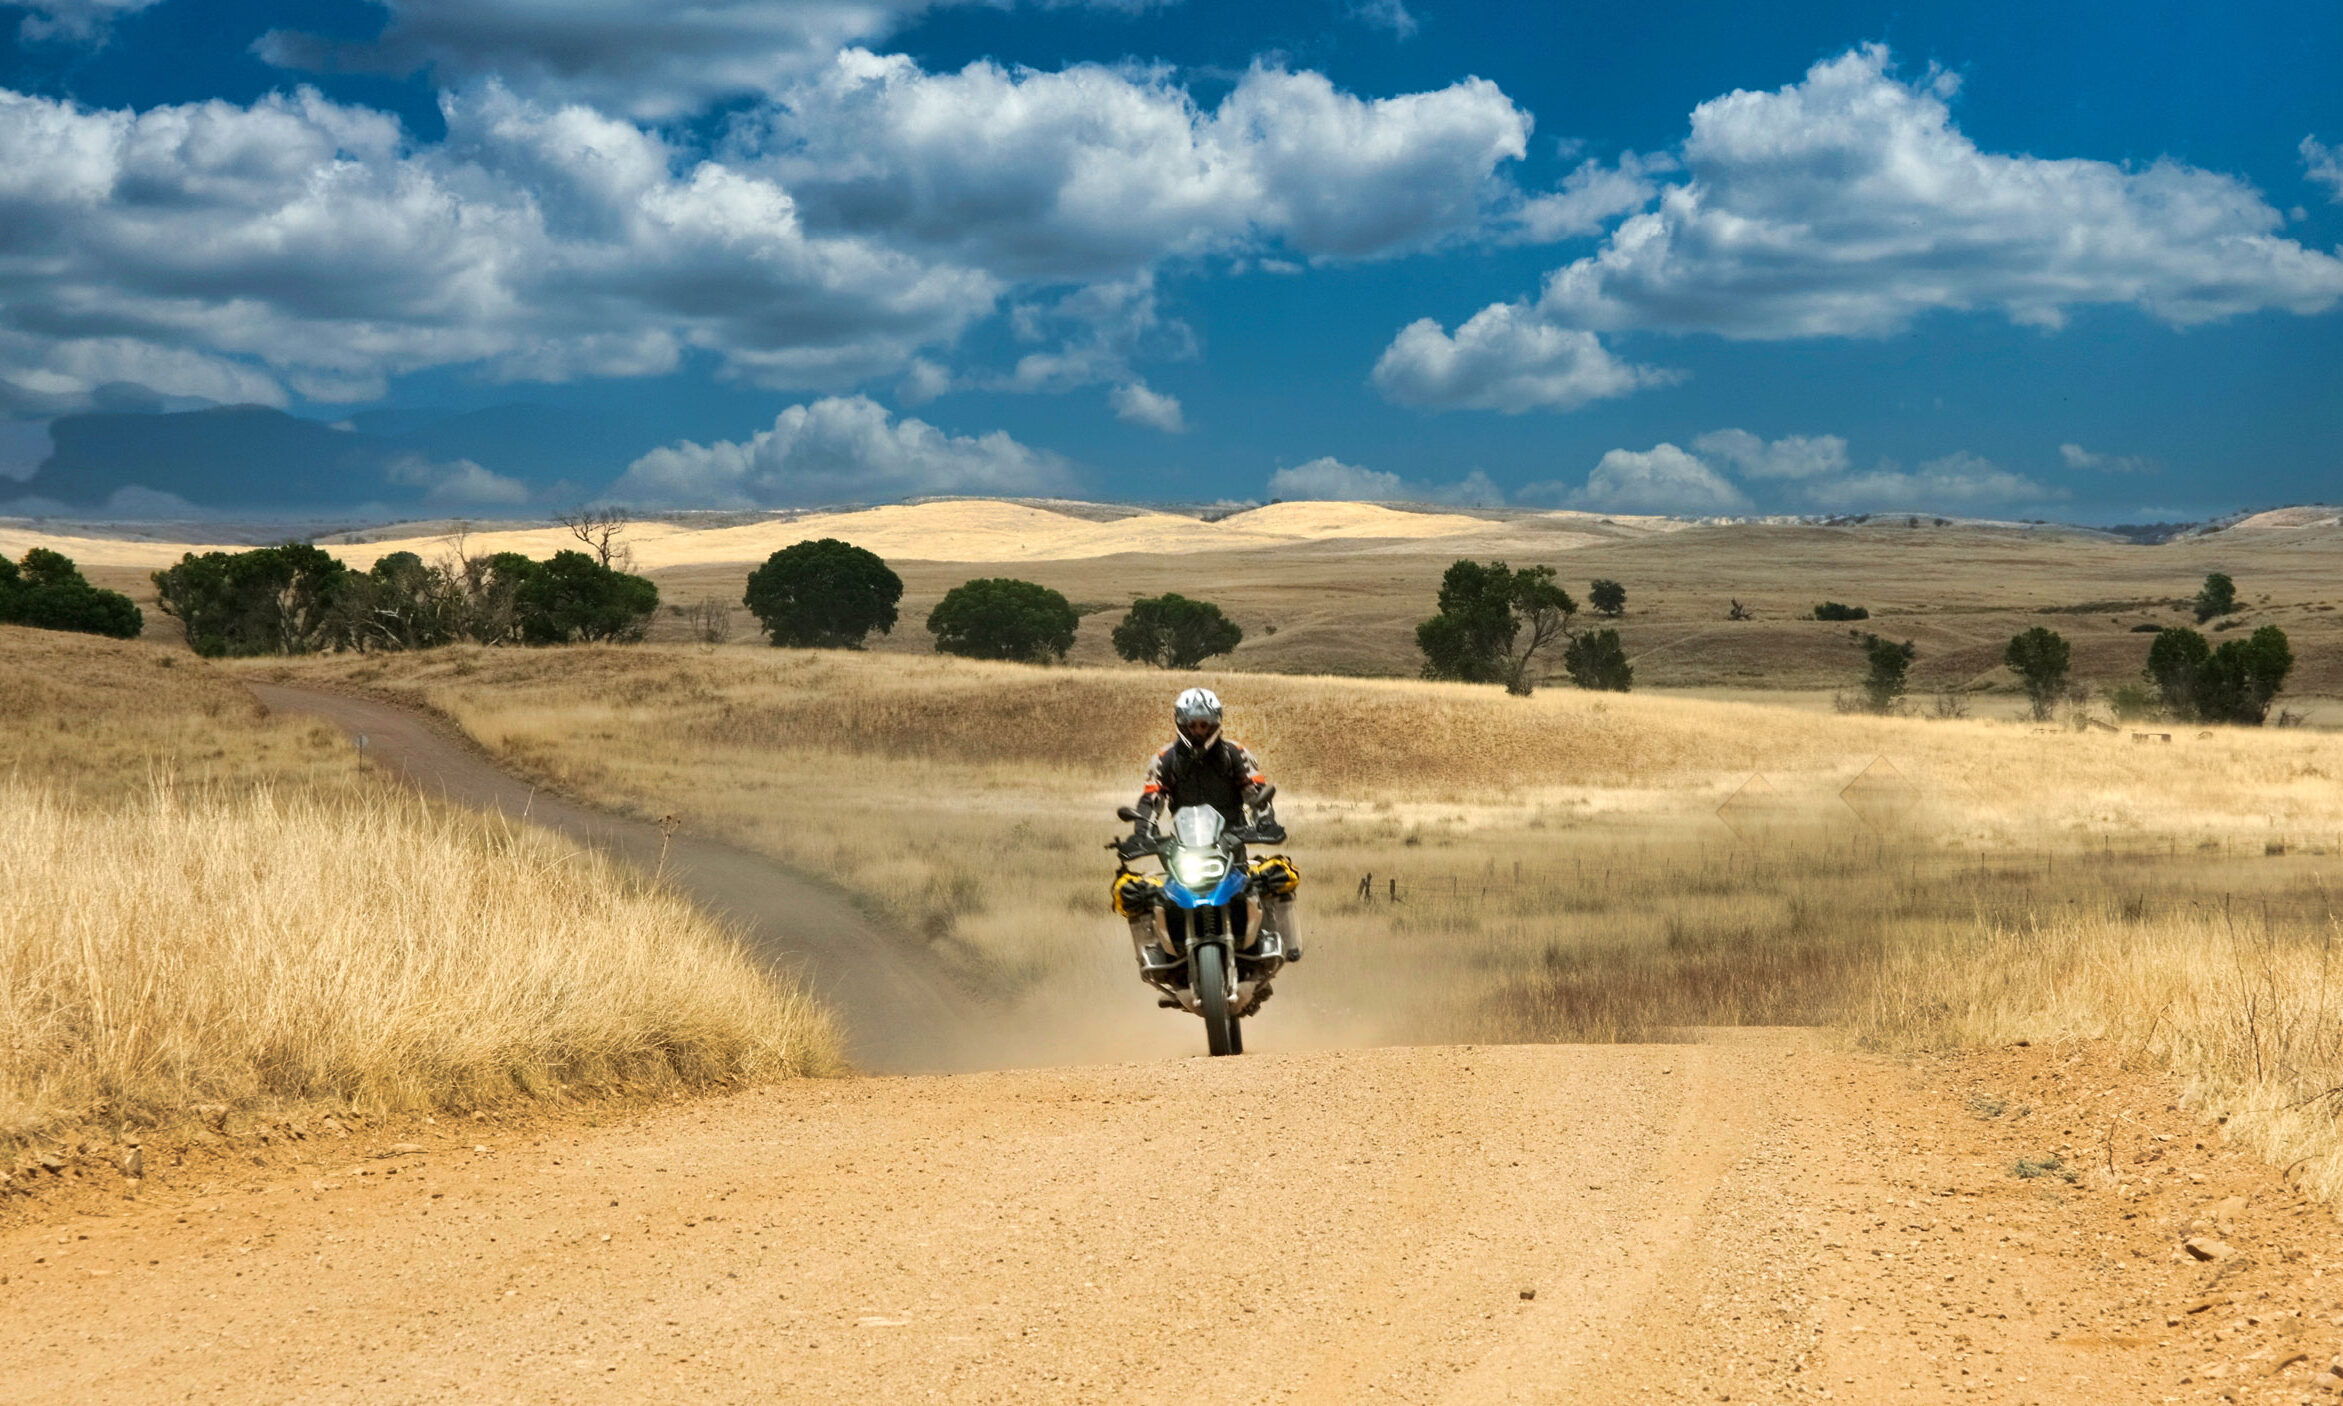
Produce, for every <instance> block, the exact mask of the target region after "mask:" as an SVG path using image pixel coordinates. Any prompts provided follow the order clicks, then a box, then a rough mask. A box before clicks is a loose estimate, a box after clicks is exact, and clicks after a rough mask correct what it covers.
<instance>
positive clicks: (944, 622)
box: [927, 576, 1082, 664]
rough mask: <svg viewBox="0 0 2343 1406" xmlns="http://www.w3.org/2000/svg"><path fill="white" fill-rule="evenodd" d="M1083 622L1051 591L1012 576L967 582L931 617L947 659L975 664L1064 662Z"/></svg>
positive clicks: (938, 605)
mask: <svg viewBox="0 0 2343 1406" xmlns="http://www.w3.org/2000/svg"><path fill="white" fill-rule="evenodd" d="M1081 623H1082V617H1081V615H1080V614H1079V613H1077V612H1076V611H1075V609H1074V606H1073V603H1072V602H1071V601H1069V600H1067V599H1066V598H1065V597H1064V596H1062V595H1060V594H1058V593H1057V592H1056V591H1053V590H1051V589H1050V588H1049V587H1047V586H1042V585H1037V584H1035V583H1034V582H1031V581H1019V580H1015V579H1013V578H1011V577H1006V576H988V577H983V578H980V579H978V580H974V581H963V582H961V583H960V584H959V585H957V586H954V587H953V588H952V589H951V590H949V591H947V592H945V593H944V598H943V599H942V600H941V601H938V602H937V603H936V608H935V609H934V610H931V611H929V612H928V616H927V628H928V632H929V633H930V634H932V635H934V636H935V637H936V648H937V650H938V651H940V652H942V653H945V654H958V655H964V656H966V657H967V658H970V659H1018V660H1023V661H1025V662H1027V663H1031V664H1040V663H1046V662H1047V661H1049V660H1051V659H1060V660H1062V659H1064V658H1065V657H1066V651H1067V650H1069V649H1072V648H1073V647H1074V631H1075V629H1076V628H1077V627H1078V626H1079V625H1080V624H1081Z"/></svg>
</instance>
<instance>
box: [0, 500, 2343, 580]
mask: <svg viewBox="0 0 2343 1406" xmlns="http://www.w3.org/2000/svg"><path fill="white" fill-rule="evenodd" d="M2339 526H2343V508H2337V507H2331V506H2324V505H2315V504H2313V505H2301V506H2292V507H2283V508H2268V509H2259V510H2256V511H2253V512H2250V513H2241V514H2238V515H2237V516H2235V517H2233V518H2228V519H2223V520H2219V521H2216V522H2211V523H2156V524H2149V525H2146V526H2127V527H2115V528H2098V527H2079V526H2074V525H2071V524H2063V523H2053V522H2010V521H2002V520H1995V519H1985V518H1969V517H1947V516H1938V515H1931V514H1912V513H1870V514H1860V515H1834V516H1827V517H1824V516H1766V517H1755V516H1751V517H1731V518H1727V517H1699V518H1694V517H1660V516H1638V515H1631V514H1623V513H1611V514H1604V513H1591V512H1583V511H1576V510H1571V509H1538V508H1471V509H1458V508H1450V507H1444V506H1441V505H1438V504H1425V503H1358V502H1323V501H1316V500H1310V501H1301V500H1296V501H1287V502H1277V503H1269V504H1237V503H1213V504H1185V505H1172V506H1151V505H1141V504H1131V503H1091V502H1081V501H1075V500H1067V499H1014V498H927V499H919V500H915V501H910V502H903V503H889V504H883V505H879V506H874V507H852V508H831V509H814V510H800V511H787V512H754V511H709V512H665V513H646V514H642V515H640V516H638V517H636V518H635V520H634V521H633V523H632V525H631V526H630V527H629V528H628V529H627V533H626V540H627V542H628V544H629V546H630V547H631V548H632V550H633V552H634V558H635V562H636V565H637V568H638V569H641V570H649V571H658V570H663V569H666V568H670V567H683V566H703V565H710V564H717V563H727V562H754V561H761V560H763V559H764V558H765V557H766V556H767V555H769V554H770V553H772V552H773V551H776V550H778V549H779V548H781V547H785V546H788V545H789V544H790V543H792V542H797V541H802V540H804V539H806V538H808V537H840V538H844V539H846V540H848V541H851V542H854V543H856V544H857V545H859V546H863V547H867V548H869V549H870V550H872V551H874V552H877V553H879V554H880V555H881V556H886V557H892V558H900V559H903V560H910V561H967V562H1015V561H1063V560H1075V559H1083V558H1094V557H1107V556H1116V555H1122V554H1142V555H1161V554H1167V553H1194V552H1214V551H1243V550H1248V549H1258V548H1272V547H1280V546H1285V547H1291V546H1301V545H1307V544H1312V543H1320V542H1337V541H1339V542H1347V543H1353V544H1357V545H1359V546H1360V547H1361V548H1362V549H1364V550H1369V551H1375V550H1384V551H1403V552H1421V551H1422V550H1423V549H1424V548H1425V546H1426V545H1428V544H1430V543H1433V542H1439V543H1441V544H1443V547H1444V549H1445V548H1449V547H1452V548H1453V549H1454V550H1455V551H1456V553H1457V554H1458V555H1466V554H1469V553H1480V554H1484V555H1491V556H1495V555H1504V554H1507V553H1512V554H1516V555H1529V556H1535V555H1538V554H1550V553H1555V552H1564V551H1569V550H1572V549H1574V548H1577V547H1582V546H1590V545H1593V544H1595V543H1598V542H1606V541H1618V540H1623V539H1635V538H1646V537H1652V536H1657V535H1662V534H1669V533H1677V532H1686V531H1695V530H1702V529H1708V530H1730V529H1735V528H1740V529H1758V530H1765V529H1774V530H1791V531H1799V530H1804V531H1816V530H1825V531H1828V530H1841V531H1843V530H1859V531H1865V532H1891V531H1892V532H1901V531H1910V530H1944V529H1963V530H1970V531H1991V532H2027V533H2056V534H2059V535H2062V536H2076V537H2096V538H2100V539H2102V540H2111V541H2125V542H2133V543H2140V544H2148V545H2153V544H2155V543H2159V542H2166V541H2173V540H2177V539H2180V538H2201V537H2204V536H2208V535H2211V534H2214V533H2219V532H2229V531H2245V532H2265V531H2302V530H2317V529H2321V528H2327V529H2332V528H2336V527H2339ZM459 534H460V535H461V536H462V538H463V541H464V546H465V550H467V551H470V552H474V553H480V552H498V551H519V552H525V553H528V554H531V555H536V556H544V555H547V554H549V553H551V552H554V551H559V550H561V549H563V548H564V547H574V546H576V545H577V543H576V540H575V539H574V538H573V537H572V536H571V535H570V533H569V532H568V531H567V529H565V528H564V527H562V526H561V525H560V523H559V522H558V521H556V520H552V519H549V518H546V517H542V516H535V517H529V518H522V519H507V520H501V521H481V520H477V519H457V518H438V519H424V520H409V521H397V522H377V523H372V524H366V525H352V524H351V523H350V522H349V521H348V520H347V519H344V520H342V521H340V522H320V521H311V522H308V523H301V522H296V521H288V520H277V521H247V522H244V523H234V522H227V521H211V522H205V521H192V522H176V523H142V524H126V523H100V522H72V521H64V520H58V519H28V518H0V551H5V552H7V553H8V554H10V555H19V554H21V553H22V552H23V551H24V550H26V549H27V548H28V547H34V546H46V547H52V548H54V549H56V550H59V551H63V552H65V553H66V554H67V555H68V556H71V557H73V558H74V559H76V560H77V561H84V562H87V563H90V564H92V565H104V566H120V567H154V566H162V565H168V564H169V563H171V562H174V561H176V560H178V558H179V556H180V555H181V554H182V553H184V552H188V551H205V550H213V549H221V550H238V549H241V548H244V547H249V546H253V545H256V544H260V543H265V542H275V541H283V540H285V539H287V538H288V537H299V538H304V539H307V540H311V541H315V542H317V543H318V544H319V545H320V546H324V547H327V548H328V549H330V550H332V551H333V552H334V553H335V554H336V555H338V556H340V557H342V558H343V559H345V560H347V561H349V562H351V563H352V564H353V565H357V566H361V567H363V566H367V565H370V564H371V563H372V562H374V561H375V560H376V559H378V558H379V557H382V556H385V555H388V554H390V553H392V552H401V551H408V552H414V553H416V554H418V555H421V556H425V557H432V556H437V555H439V554H441V553H443V552H445V551H447V550H448V549H449V547H450V546H451V545H452V541H453V539H454V538H455V537H456V536H458V535H459Z"/></svg>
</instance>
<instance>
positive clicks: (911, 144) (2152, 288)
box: [0, 0, 2343, 521]
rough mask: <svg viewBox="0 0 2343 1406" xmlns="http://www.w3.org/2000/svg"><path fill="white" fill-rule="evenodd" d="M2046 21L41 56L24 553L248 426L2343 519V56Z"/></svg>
mask: <svg viewBox="0 0 2343 1406" xmlns="http://www.w3.org/2000/svg"><path fill="white" fill-rule="evenodd" d="M2041 9H2042V7H2038V6H2021V5H2007V6H1992V5H1979V4H1944V5H1914V6H1907V7H1900V8H1884V7H1877V6H1855V5H1807V6H1803V7H1798V8H1797V9H1795V10H1791V9H1788V8H1782V7H1775V8H1770V9H1769V8H1766V7H1751V6H1747V5H1726V4H1709V3H1686V4H1673V5H1669V4H1654V5H1646V6H1639V7H1621V6H1584V7H1565V6H1536V7H1530V6H1524V7H1492V6H1485V5H1462V4H1457V5H1447V4H1442V3H1439V0H1325V2H1324V3H1289V4H1279V3H1253V4H1233V3H1219V0H1173V2H1172V3H1146V2H1145V0H1089V3H1085V2H1084V0H1057V3H1048V4H1038V3H1000V4H978V3H969V4H949V3H925V0H799V3H793V4H778V5H776V4H771V3H749V0H709V3H707V4H703V5H701V6H698V7H695V8H694V9H693V10H692V11H690V12H689V14H690V16H691V18H690V19H689V20H688V21H684V20H678V19H676V18H674V17H673V15H674V11H673V9H672V7H667V6H659V5H652V4H636V3H630V0H392V3H390V4H389V5H387V6H382V5H373V4H364V3H354V2H349V3H345V2H344V0H334V2H333V3H313V4H291V3H265V2H263V3H206V2H205V0H147V3H140V0H43V3H42V4H40V5H37V6H34V7H30V8H27V7H7V6H0V35H8V36H13V37H12V38H10V39H9V40H8V41H7V42H5V43H4V44H0V69H4V74H0V79H4V84H5V87H6V89H7V90H8V91H7V93H6V94H4V95H0V251H5V254H6V257H5V258H0V416H4V417H6V421H7V422H6V423H5V424H0V511H6V510H8V508H9V506H10V500H11V497H12V491H13V493H14V494H16V495H20V496H19V497H18V502H17V506H18V508H19V509H20V510H22V509H24V508H25V507H27V506H31V507H34V508H39V507H53V506H55V505H56V504H57V503H58V502H60V501H61V502H63V503H64V504H66V505H69V506H80V507H89V506H93V505H94V504H95V501H96V500H95V499H94V497H92V496H91V495H94V494H95V493H96V491H97V489H96V487H94V486H90V487H89V491H88V493H87V494H83V495H81V497H80V498H79V499H77V497H76V484H75V480H74V477H73V476H74V475H75V474H77V473H84V472H85V470H84V469H83V468H82V467H81V466H80V463H79V461H70V456H69V455H63V454H60V455H59V457H58V458H57V459H56V460H55V461H53V462H52V463H51V464H50V466H49V468H48V469H47V470H45V471H44V470H42V469H41V465H42V463H43V461H44V459H45V458H46V457H47V455H48V454H49V452H50V447H51V444H52V439H51V435H50V433H49V431H48V428H47V427H49V426H50V425H52V424H54V423H58V422H59V421H60V420H63V421H64V423H65V425H66V427H67V428H61V429H59V430H58V431H57V432H56V439H55V442H56V443H64V442H65V440H66V439H67V438H68V437H69V435H68V429H69V428H70V426H71V425H72V424H73V423H74V421H73V419H72V417H75V416H86V415H88V414H90V413H92V412H113V413H120V412H123V411H125V410H129V411H132V412H144V411H149V410H168V411H186V410H190V409H196V408H200V407H205V406H216V405H226V404H237V403H257V404H262V405H269V406H274V407H276V408H278V409H281V410H283V411H286V412H289V413H291V414H293V415H296V416H300V417H304V418H307V419H312V420H316V421H320V422H325V423H351V424H356V425H358V426H360V427H361V428H372V427H377V426H380V425H385V424H390V423H392V422H393V420H394V419H396V418H397V417H392V416H384V415H381V414H379V413H377V414H373V415H372V417H371V418H369V414H370V412H381V411H386V410H389V411H399V412H412V414H411V415H410V416H409V417H408V419H409V420H414V419H418V418H419V419H421V420H428V419H429V418H431V417H432V416H434V415H447V414H454V413H457V412H464V411H475V410H483V409H488V408H492V407H504V406H511V405H515V404H521V405H529V406H536V407H542V408H543V410H544V411H546V412H549V413H550V414H552V415H554V416H567V417H572V418H573V419H576V418H577V417H584V416H589V415H590V416H592V417H594V418H593V421H592V423H594V424H595V425H597V426H603V425H606V426H607V427H608V428H607V431H606V433H605V432H602V431H597V433H601V434H603V436H604V441H605V442H606V448H605V449H604V450H603V451H602V452H601V453H600V455H599V457H596V458H592V459H590V460H587V461H581V462H580V463H579V464H578V465H576V466H575V467H576V471H575V472H573V473H568V474H558V473H553V472H551V471H549V470H547V469H546V468H545V467H544V465H543V463H542V462H541V461H542V460H543V459H544V458H545V456H544V455H543V454H542V453H539V454H536V455H531V454H529V453H527V452H525V451H526V450H527V449H528V448H529V447H530V446H527V445H523V444H520V443H517V442H515V440H514V438H513V436H515V435H525V434H527V433H528V431H527V429H526V426H527V424H528V422H527V421H526V419H525V418H524V419H515V418H513V417H512V416H509V415H508V416H504V417H502V418H498V417H493V416H491V417H479V418H478V419H477V421H476V423H477V424H478V425H479V426H481V427H483V428H480V429H478V431H477V432H476V433H473V435H472V437H471V438H468V439H467V438H464V437H463V436H462V435H457V434H454V433H452V432H451V433H448V434H441V435H439V436H438V437H437V438H434V439H429V440H428V443H426V442H425V441H413V442H410V441H408V440H396V441H394V440H391V439H382V440H380V441H379V442H378V441H377V440H375V439H368V440H367V441H366V443H367V444H368V445H369V446H370V453H372V454H373V455H374V457H372V458H368V459H366V460H365V461H364V464H363V466H362V468H361V469H354V470H353V471H352V485H351V489H350V501H351V502H354V503H355V502H362V501H368V502H375V501H379V502H385V503H396V504H400V505H405V506H424V507H429V508H433V509H437V510H448V511H476V512H489V511H516V510H524V509H527V508H531V507H545V506H554V505H556V504H555V502H554V500H555V499H556V498H559V497H568V498H572V499H574V498H576V497H579V496H585V495H588V494H593V493H607V494H610V495H612V496H616V497H619V498H624V499H626V500H629V501H633V502H637V503H641V504H644V505H646V506H653V505H666V506H795V505H802V504H808V503H820V502H832V501H854V500H862V501H869V500H877V499H883V498H891V497H902V496H910V495H914V494H923V493H938V492H945V493H952V492H973V493H1014V494H1028V493H1069V494H1079V495H1082V496H1091V497H1105V498H1125V499H1139V500H1186V501H1194V500H1214V499H1262V498H1267V497H1272V496H1281V497H1289V498H1291V497H1308V496H1327V497H1358V498H1410V499H1419V500H1430V501H1456V502H1487V503H1517V504H1530V505H1553V506H1577V507H1586V508H1593V509H1599V510H1606V511H1673V512H1685V513H1755V512H1854V511H1901V510H1915V509H1916V510H1923V511H1936V512H1946V513H1959V514H1964V515H1985V516H2029V517H2030V516H2041V517H2051V518H2063V519H2071V520H2081V521H2140V520H2151V519H2160V518H2180V517H2196V516H2203V515H2210V514H2215V513H2219V512H2224V511H2229V510H2233V509H2237V508H2241V507H2247V506H2257V505H2267V504H2273V503H2278V502H2287V501H2304V500H2310V499H2327V500H2332V499H2334V498H2335V497H2336V496H2338V495H2337V491H2336V484H2337V481H2338V471H2339V470H2343V258H2339V257H2338V253H2337V245H2338V243H2343V101H2339V100H2338V98H2337V97H2336V96H2335V91H2336V85H2335V84H2334V82H2333V75H2334V74H2335V73H2337V72H2343V10H2338V9H2337V8H2336V7H2334V6H2331V5H2315V6H2314V5H2268V4H2264V5H2254V4H2241V5H2231V6H2224V7H2209V6H2201V5H2189V6H2182V5H2172V4H2166V5H2144V6H2143V5H2139V4H2129V5H2125V6H2122V7H2120V8H2119V7H2117V6H2114V5H2072V6H2065V7H2061V8H2060V10H2059V12H2058V13H2056V14H2054V15H2048V16H2045V15H2044V14H2042V13H2041ZM407 422H408V421H407V420H399V421H398V423H400V424H402V425H403V424H406V423H407ZM579 422H580V423H583V421H582V420H581V421H579ZM203 423H205V424H207V425H210V424H214V423H215V422H213V421H204V422H203ZM223 423H224V422H223ZM237 423H239V424H241V423H243V422H242V421H238V422H237ZM467 423H475V422H467ZM516 426H519V427H520V428H517V429H516V428H515V427H516ZM499 427H501V428H499ZM223 432H224V431H223ZM500 434H501V435H503V436H504V438H502V439H500V438H499V437H498V436H499V435H500ZM142 442H143V441H142ZM352 442H353V443H355V442H357V441H356V440H355V439H354V440H353V441H352ZM418 444H422V445H423V446H424V447H422V448H417V447H415V446H416V445H418ZM69 461H70V462H69ZM357 462H358V461H357V460H355V459H353V460H352V463H354V464H355V463H357ZM119 478H120V475H119V474H116V475H114V476H113V477H110V478H108V479H107V480H106V484H107V485H108V488H107V491H108V492H109V493H118V480H119ZM12 481H13V482H14V483H15V487H14V489H13V490H12ZM161 482H162V479H161V477H159V476H158V477H157V478H156V479H155V480H154V481H153V482H152V483H150V484H148V485H147V487H148V488H150V489H151V488H154V487H155V486H156V485H158V484H160V483H161ZM96 483H97V480H96V479H95V478H94V477H93V478H90V479H89V480H88V484H89V485H95V484H96ZM606 485H607V486H606ZM166 491H168V492H170V493H172V494H174V495H176V497H177V498H180V499H185V500H187V501H190V502H193V503H196V504H198V505H204V504H207V503H209V502H212V501H215V500H216V497H217V495H209V494H207V493H206V492H205V491H204V486H203V485H201V484H191V483H189V482H188V481H186V478H185V476H184V475H182V476H180V477H179V478H177V479H174V480H172V482H171V485H170V487H169V488H168V490H166ZM247 491H248V492H249V491H251V490H250V488H249V485H247ZM111 502H112V506H113V507H114V508H116V509H117V510H124V511H127V510H130V509H134V508H137V507H140V506H142V505H144V506H153V505H156V504H162V505H165V506H169V505H171V503H172V500H171V499H165V498H159V497H157V496H156V495H155V494H154V493H152V492H148V493H147V494H146V495H145V496H144V497H140V496H138V495H137V494H133V495H132V496H131V497H129V498H122V497H119V496H116V497H114V498H113V499H112V500H111Z"/></svg>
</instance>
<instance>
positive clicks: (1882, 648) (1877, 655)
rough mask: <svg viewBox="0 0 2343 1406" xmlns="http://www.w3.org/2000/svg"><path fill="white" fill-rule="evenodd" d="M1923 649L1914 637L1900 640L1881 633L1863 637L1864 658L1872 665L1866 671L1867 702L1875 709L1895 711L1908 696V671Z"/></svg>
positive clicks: (1865, 696) (1864, 680)
mask: <svg viewBox="0 0 2343 1406" xmlns="http://www.w3.org/2000/svg"><path fill="white" fill-rule="evenodd" d="M1918 654H1919V651H1918V650H1917V649H1914V648H1913V647H1912V642H1911V641H1910V640H1905V641H1904V642H1903V643H1902V644H1897V643H1896V642H1895V641H1893V640H1883V639H1881V638H1880V637H1879V636H1877V635H1865V636H1864V637H1863V659H1864V662H1865V663H1867V664H1868V665H1870V668H1869V670H1868V671H1867V672H1865V674H1864V675H1863V702H1864V706H1866V707H1868V708H1869V709H1870V710H1871V711H1872V712H1874V713H1892V712H1894V711H1895V708H1896V703H1897V702H1898V701H1899V700H1901V699H1902V698H1903V696H1904V689H1905V688H1906V686H1907V685H1906V683H1905V675H1907V674H1908V673H1910V672H1911V668H1912V660H1913V659H1914V658H1915V657H1917V656H1918Z"/></svg>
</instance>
